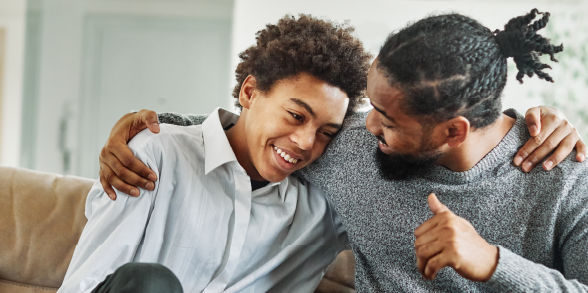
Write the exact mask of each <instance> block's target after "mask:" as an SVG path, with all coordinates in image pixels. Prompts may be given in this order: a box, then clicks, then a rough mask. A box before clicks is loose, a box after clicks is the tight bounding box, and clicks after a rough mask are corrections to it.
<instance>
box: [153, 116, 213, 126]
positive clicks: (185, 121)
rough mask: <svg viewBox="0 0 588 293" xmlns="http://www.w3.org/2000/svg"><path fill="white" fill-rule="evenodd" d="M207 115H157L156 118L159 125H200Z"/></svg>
mask: <svg viewBox="0 0 588 293" xmlns="http://www.w3.org/2000/svg"><path fill="white" fill-rule="evenodd" d="M207 116H208V115H205V114H196V115H192V114H188V115H184V114H178V113H159V114H157V117H158V118H159V122H160V123H165V124H174V125H180V126H190V125H200V124H202V122H203V121H204V120H205V119H206V117H207Z"/></svg>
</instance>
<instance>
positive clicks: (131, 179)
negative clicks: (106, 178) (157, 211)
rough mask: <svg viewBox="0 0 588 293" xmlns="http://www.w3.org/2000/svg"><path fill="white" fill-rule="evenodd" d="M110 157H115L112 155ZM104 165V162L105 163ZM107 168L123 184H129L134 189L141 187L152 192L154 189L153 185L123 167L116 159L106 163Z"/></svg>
mask: <svg viewBox="0 0 588 293" xmlns="http://www.w3.org/2000/svg"><path fill="white" fill-rule="evenodd" d="M112 157H115V156H114V155H113V156H112ZM105 163H106V162H105ZM106 164H108V165H109V167H110V168H111V169H112V170H113V171H114V173H115V174H116V176H117V177H118V178H120V179H121V180H123V181H124V182H125V183H127V184H130V185H132V186H136V187H143V188H145V189H147V190H153V189H154V188H155V184H154V183H153V182H151V181H149V180H147V179H145V178H143V177H141V176H139V175H138V174H136V173H134V172H133V171H131V170H129V169H127V168H126V167H124V166H123V165H122V164H121V163H120V162H119V161H118V160H117V159H116V158H115V159H113V160H110V161H109V162H108V163H106Z"/></svg>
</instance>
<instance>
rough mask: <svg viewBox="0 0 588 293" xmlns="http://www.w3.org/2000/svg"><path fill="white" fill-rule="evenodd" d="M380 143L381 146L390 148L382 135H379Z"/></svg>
mask: <svg viewBox="0 0 588 293" xmlns="http://www.w3.org/2000/svg"><path fill="white" fill-rule="evenodd" d="M378 141H379V142H380V143H381V144H383V145H385V146H388V144H387V143H386V141H385V140H384V137H382V136H380V135H378Z"/></svg>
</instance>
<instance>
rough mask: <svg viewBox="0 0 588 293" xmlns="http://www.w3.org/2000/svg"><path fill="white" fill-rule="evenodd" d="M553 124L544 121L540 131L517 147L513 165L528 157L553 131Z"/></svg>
mask: <svg viewBox="0 0 588 293" xmlns="http://www.w3.org/2000/svg"><path fill="white" fill-rule="evenodd" d="M555 129H556V127H555V126H554V124H548V123H544V125H543V128H542V129H541V132H540V133H539V134H537V135H536V136H533V137H531V138H529V140H528V141H527V142H526V143H525V144H524V145H523V146H522V147H521V148H520V149H519V151H518V152H517V154H516V155H515V157H514V159H513V163H514V165H515V166H521V165H522V163H523V162H524V161H526V160H528V159H529V156H530V155H531V154H532V153H533V152H534V151H535V150H536V149H537V148H539V147H540V146H541V145H543V143H544V142H545V140H546V139H547V138H548V137H549V136H550V135H551V134H552V133H553V131H555Z"/></svg>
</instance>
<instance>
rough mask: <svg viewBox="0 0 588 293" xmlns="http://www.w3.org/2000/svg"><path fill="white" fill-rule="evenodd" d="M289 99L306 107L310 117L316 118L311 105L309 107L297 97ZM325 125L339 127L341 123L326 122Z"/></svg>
mask: <svg viewBox="0 0 588 293" xmlns="http://www.w3.org/2000/svg"><path fill="white" fill-rule="evenodd" d="M290 101H292V102H294V103H295V104H296V105H298V106H301V107H303V108H304V109H306V111H308V113H310V115H311V116H312V117H314V118H316V114H315V113H314V111H313V110H312V107H310V105H309V104H307V103H305V102H304V101H302V100H300V99H297V98H290ZM327 126H329V127H333V128H337V129H340V128H341V126H342V125H341V124H337V123H327Z"/></svg>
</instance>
